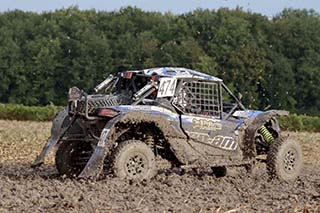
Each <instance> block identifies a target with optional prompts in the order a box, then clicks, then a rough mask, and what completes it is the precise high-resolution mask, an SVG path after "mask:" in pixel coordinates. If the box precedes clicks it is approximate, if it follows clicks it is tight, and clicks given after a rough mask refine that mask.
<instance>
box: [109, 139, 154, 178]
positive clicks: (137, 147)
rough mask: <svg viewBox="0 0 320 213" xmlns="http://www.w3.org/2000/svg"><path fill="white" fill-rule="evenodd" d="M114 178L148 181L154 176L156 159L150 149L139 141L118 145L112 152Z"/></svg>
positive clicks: (128, 141)
mask: <svg viewBox="0 0 320 213" xmlns="http://www.w3.org/2000/svg"><path fill="white" fill-rule="evenodd" d="M112 161H113V162H112V168H113V172H114V174H115V176H117V177H119V178H122V179H130V180H144V179H145V180H149V179H151V178H153V177H154V176H155V175H156V171H157V169H156V159H155V155H154V153H153V151H152V150H151V148H150V147H149V146H148V145H147V144H145V143H143V142H142V141H139V140H127V141H124V142H122V143H120V144H119V145H118V146H117V147H116V148H115V150H114V152H113V157H112Z"/></svg>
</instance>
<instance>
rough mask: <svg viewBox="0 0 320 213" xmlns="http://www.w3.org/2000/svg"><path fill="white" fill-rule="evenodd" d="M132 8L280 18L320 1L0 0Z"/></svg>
mask: <svg viewBox="0 0 320 213" xmlns="http://www.w3.org/2000/svg"><path fill="white" fill-rule="evenodd" d="M129 5H130V6H137V7H138V8H141V9H143V10H148V11H160V12H167V11H171V12H173V13H175V14H179V13H185V12H188V11H192V10H194V9H196V8H208V9H218V8H220V7H228V8H235V7H237V6H240V7H242V8H243V9H244V10H250V11H252V12H258V13H261V14H263V15H266V16H269V17H271V16H273V15H276V14H277V13H279V12H281V11H282V10H283V9H284V8H296V9H302V8H306V9H314V10H315V11H317V12H318V13H319V12H320V0H255V1H254V0H157V1H155V0H113V1H111V0H0V12H4V11H8V10H14V9H20V10H24V11H34V12H42V11H48V10H55V9H61V8H63V7H64V8H66V7H70V6H78V7H79V8H80V9H93V8H94V9H96V10H104V11H112V10H118V9H119V8H121V7H125V6H129Z"/></svg>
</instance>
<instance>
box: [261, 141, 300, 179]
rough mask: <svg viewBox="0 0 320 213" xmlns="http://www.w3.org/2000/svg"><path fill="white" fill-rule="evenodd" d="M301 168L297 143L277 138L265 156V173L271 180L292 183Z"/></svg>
mask: <svg viewBox="0 0 320 213" xmlns="http://www.w3.org/2000/svg"><path fill="white" fill-rule="evenodd" d="M301 167H302V151H301V147H300V145H299V143H298V142H297V141H294V140H290V139H287V138H278V139H276V140H275V141H274V143H273V144H272V145H271V147H270V150H269V152H268V155H267V171H268V173H269V175H270V176H271V177H272V178H278V179H279V180H284V181H287V182H291V181H294V180H295V179H296V178H297V177H298V175H299V174H300V170H301Z"/></svg>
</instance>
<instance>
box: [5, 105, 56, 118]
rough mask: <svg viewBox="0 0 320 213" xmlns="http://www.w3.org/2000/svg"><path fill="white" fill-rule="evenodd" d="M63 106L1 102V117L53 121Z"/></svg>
mask: <svg viewBox="0 0 320 213" xmlns="http://www.w3.org/2000/svg"><path fill="white" fill-rule="evenodd" d="M60 109H62V107H58V106H54V105H48V106H44V107H38V106H24V105H19V104H0V119H6V120H32V121H51V120H52V119H53V118H54V116H55V115H56V113H57V112H58V111H59V110H60Z"/></svg>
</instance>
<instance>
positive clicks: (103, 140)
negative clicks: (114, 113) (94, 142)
mask: <svg viewBox="0 0 320 213" xmlns="http://www.w3.org/2000/svg"><path fill="white" fill-rule="evenodd" d="M109 132H110V129H103V130H102V133H101V135H100V139H99V142H98V146H99V147H104V146H105V145H106V141H107V137H108V134H109Z"/></svg>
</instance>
